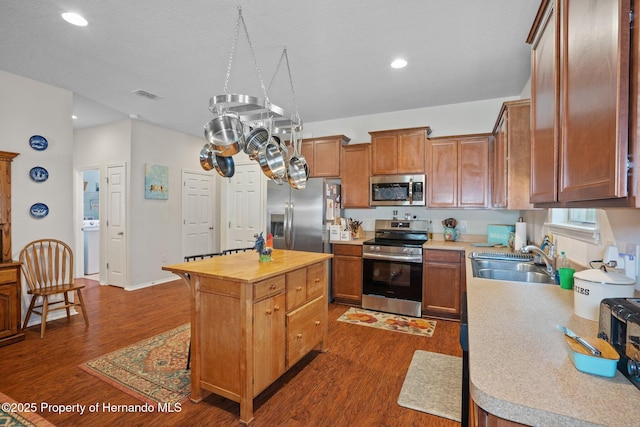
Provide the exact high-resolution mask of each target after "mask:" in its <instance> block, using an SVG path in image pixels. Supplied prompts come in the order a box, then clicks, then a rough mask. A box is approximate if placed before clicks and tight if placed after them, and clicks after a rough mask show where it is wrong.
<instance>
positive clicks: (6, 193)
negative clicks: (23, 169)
mask: <svg viewBox="0 0 640 427" xmlns="http://www.w3.org/2000/svg"><path fill="white" fill-rule="evenodd" d="M16 156H18V153H9V152H7V151H0V262H11V261H12V260H11V254H12V252H11V162H12V161H13V159H14V158H15V157H16Z"/></svg>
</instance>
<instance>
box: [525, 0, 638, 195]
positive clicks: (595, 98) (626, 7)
mask: <svg viewBox="0 0 640 427" xmlns="http://www.w3.org/2000/svg"><path fill="white" fill-rule="evenodd" d="M629 14H630V1H629V0H621V1H619V0H589V1H586V0H585V1H583V0H544V1H543V2H542V4H541V6H540V9H539V11H538V14H537V16H536V19H535V22H534V24H533V27H532V29H531V32H530V33H529V37H528V39H527V42H528V43H530V44H531V45H532V77H531V98H532V121H531V123H532V147H531V150H532V158H531V163H532V164H531V200H532V201H533V202H534V203H537V204H542V203H546V204H551V205H549V206H553V205H554V204H555V205H562V204H567V203H571V202H580V201H594V200H611V199H625V198H627V197H628V196H631V197H629V200H631V199H633V195H632V194H630V192H629V187H630V186H629V184H630V182H631V178H629V177H628V176H627V156H628V153H629V149H630V145H629V140H628V128H629V88H630V79H629V69H630V67H629V63H630V59H631V48H630V34H631V31H630V22H629ZM567 206H570V204H569V205H567ZM592 206H593V204H592Z"/></svg>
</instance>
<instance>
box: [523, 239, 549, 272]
mask: <svg viewBox="0 0 640 427" xmlns="http://www.w3.org/2000/svg"><path fill="white" fill-rule="evenodd" d="M547 245H553V243H551V242H547ZM543 246H544V243H543ZM520 252H522V253H523V254H527V253H529V252H534V253H536V254H538V255H540V258H542V260H543V261H544V263H545V264H546V266H547V274H548V275H549V276H551V277H555V275H556V271H555V269H554V268H553V258H550V257H549V255H547V254H546V252H545V251H544V250H543V249H542V248H539V247H537V246H536V245H527V246H523V247H522V249H520Z"/></svg>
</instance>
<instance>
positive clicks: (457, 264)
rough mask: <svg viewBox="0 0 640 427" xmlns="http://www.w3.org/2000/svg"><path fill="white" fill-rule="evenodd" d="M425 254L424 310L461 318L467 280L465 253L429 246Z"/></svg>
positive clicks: (428, 312) (431, 314)
mask: <svg viewBox="0 0 640 427" xmlns="http://www.w3.org/2000/svg"><path fill="white" fill-rule="evenodd" d="M423 257H424V263H423V264H422V313H423V314H425V315H428V316H436V317H446V318H453V319H459V318H460V300H461V298H462V293H463V292H464V283H465V268H464V252H463V251H453V250H451V251H450V250H441V249H425V250H424V255H423Z"/></svg>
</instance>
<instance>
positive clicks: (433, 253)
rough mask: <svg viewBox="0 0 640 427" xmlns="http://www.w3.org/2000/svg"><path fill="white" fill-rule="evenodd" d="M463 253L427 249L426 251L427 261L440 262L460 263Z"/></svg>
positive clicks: (425, 258) (425, 257)
mask: <svg viewBox="0 0 640 427" xmlns="http://www.w3.org/2000/svg"><path fill="white" fill-rule="evenodd" d="M462 254H463V252H461V251H449V250H440V249H426V250H425V251H424V260H425V261H440V262H460V261H461V259H462Z"/></svg>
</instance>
